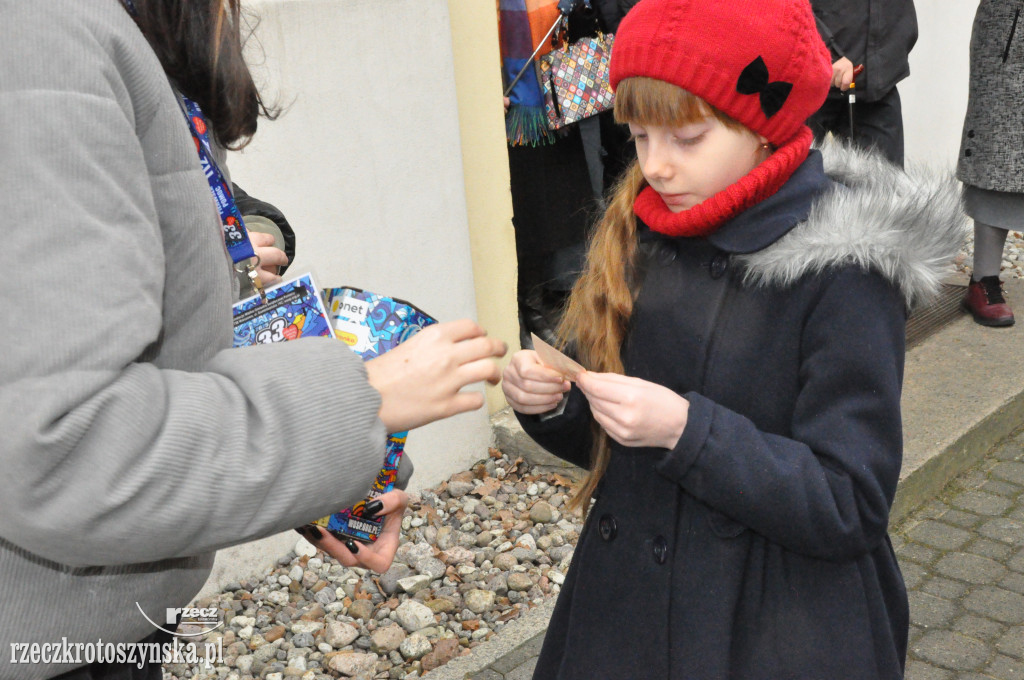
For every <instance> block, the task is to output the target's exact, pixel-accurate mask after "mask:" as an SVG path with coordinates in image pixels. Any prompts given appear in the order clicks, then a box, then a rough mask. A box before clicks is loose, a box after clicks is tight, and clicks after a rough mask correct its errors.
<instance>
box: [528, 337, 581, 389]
mask: <svg viewBox="0 0 1024 680" xmlns="http://www.w3.org/2000/svg"><path fill="white" fill-rule="evenodd" d="M530 337H531V338H533V349H534V351H536V352H537V356H539V357H540V360H541V363H543V364H544V365H545V366H547V367H548V368H553V369H555V370H556V371H558V372H559V373H561V374H562V377H563V378H565V379H566V380H571V381H573V382H576V376H578V375H579V374H580V373H581V372H582V371H584V370H586V369H584V368H583V366H581V365H580V364H578V363H576V362H575V361H573V360H572V359H570V358H569V357H567V356H565V355H564V354H562V353H561V352H559V351H558V350H557V349H555V348H554V347H552V346H551V345H549V344H548V343H546V342H544V341H543V340H541V339H540V338H538V337H537V335H536V334H535V333H530Z"/></svg>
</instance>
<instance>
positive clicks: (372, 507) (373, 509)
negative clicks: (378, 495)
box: [363, 501, 384, 517]
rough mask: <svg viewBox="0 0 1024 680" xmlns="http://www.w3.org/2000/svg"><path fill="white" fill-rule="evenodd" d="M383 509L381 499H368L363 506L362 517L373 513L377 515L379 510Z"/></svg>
mask: <svg viewBox="0 0 1024 680" xmlns="http://www.w3.org/2000/svg"><path fill="white" fill-rule="evenodd" d="M383 509H384V503H382V502H381V501H370V502H369V503H367V504H366V505H365V506H363V517H371V516H373V515H379V514H380V511H381V510H383Z"/></svg>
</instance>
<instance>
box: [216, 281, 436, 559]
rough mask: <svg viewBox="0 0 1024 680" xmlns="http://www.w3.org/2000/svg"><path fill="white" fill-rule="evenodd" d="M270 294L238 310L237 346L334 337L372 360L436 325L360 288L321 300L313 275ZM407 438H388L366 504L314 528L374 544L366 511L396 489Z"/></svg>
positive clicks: (376, 525) (375, 525)
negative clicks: (365, 509) (380, 464)
mask: <svg viewBox="0 0 1024 680" xmlns="http://www.w3.org/2000/svg"><path fill="white" fill-rule="evenodd" d="M266 293H267V301H266V303H261V301H260V297H259V296H258V295H254V296H252V297H250V298H246V299H245V300H242V301H240V302H238V303H236V304H235V305H234V307H233V318H234V327H235V343H234V344H235V347H246V346H249V345H259V344H268V343H274V342H287V341H289V340H298V339H299V338H306V337H323V336H329V335H334V336H335V337H337V338H338V339H339V340H342V341H343V342H345V344H347V345H348V346H349V347H351V348H352V350H353V351H354V352H355V353H356V354H358V355H359V356H360V357H362V358H363V361H369V360H370V359H373V358H374V357H377V356H380V355H381V354H383V353H384V352H387V351H388V350H390V349H393V348H395V347H396V346H398V344H399V343H401V342H403V341H405V340H407V339H409V338H410V337H412V336H413V335H414V334H415V333H417V332H419V331H420V330H421V329H423V328H425V327H427V326H429V325H431V324H435V323H437V320H436V319H434V318H433V317H431V316H430V315H429V314H426V313H425V312H423V311H422V310H420V309H418V308H416V307H415V306H413V305H411V304H409V303H408V302H405V301H404V300H397V299H395V298H389V297H386V296H383V295H376V294H374V293H369V292H367V291H364V290H360V289H358V288H328V289H325V290H324V291H322V295H323V297H321V293H320V292H318V290H317V287H316V285H315V284H314V282H313V276H312V274H303V275H302V276H300V277H298V278H295V279H292V280H290V281H286V282H283V283H280V284H278V285H276V286H274V287H272V288H268V289H267V291H266ZM325 302H326V304H325ZM407 435H408V432H396V433H394V434H390V435H388V439H387V447H386V453H385V456H384V466H383V467H382V468H381V471H380V472H379V473H378V474H377V478H376V479H375V480H374V482H373V485H372V486H371V487H370V491H369V493H368V494H367V496H366V498H365V499H364V500H361V501H359V502H358V503H356V504H355V505H354V506H352V507H351V508H348V509H347V510H342V511H341V512H336V513H334V514H333V515H330V516H328V517H323V518H321V519H319V520H316V521H315V522H314V524H317V525H319V526H322V527H324V528H326V529H327V530H328V531H330V532H331V533H332V534H334V535H335V536H336V537H337V538H340V539H342V540H345V539H348V538H353V539H356V540H359V541H363V542H366V543H372V542H373V541H376V540H377V537H378V536H379V535H380V532H381V529H382V527H383V522H382V521H381V520H377V519H372V518H369V517H366V516H364V508H365V506H366V503H367V502H368V501H371V500H373V499H374V498H376V497H378V496H380V495H381V494H383V493H386V492H388V491H390V490H391V489H393V488H394V486H395V480H396V479H397V477H398V465H399V463H401V460H402V453H403V452H404V451H405V440H406V436H407Z"/></svg>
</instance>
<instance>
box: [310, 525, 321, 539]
mask: <svg viewBox="0 0 1024 680" xmlns="http://www.w3.org/2000/svg"><path fill="white" fill-rule="evenodd" d="M306 529H308V530H309V533H310V535H311V536H312V537H313V539H315V540H317V541H319V540H320V539H321V538H323V537H324V532H322V531H320V527H318V526H316V525H313V524H307V525H306Z"/></svg>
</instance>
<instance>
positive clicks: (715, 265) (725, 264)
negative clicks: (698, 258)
mask: <svg viewBox="0 0 1024 680" xmlns="http://www.w3.org/2000/svg"><path fill="white" fill-rule="evenodd" d="M728 268H729V256H728V255H726V254H725V253H718V254H717V255H715V256H714V257H713V258H711V267H710V270H711V278H713V279H720V278H722V274H724V273H725V270H726V269H728Z"/></svg>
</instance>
